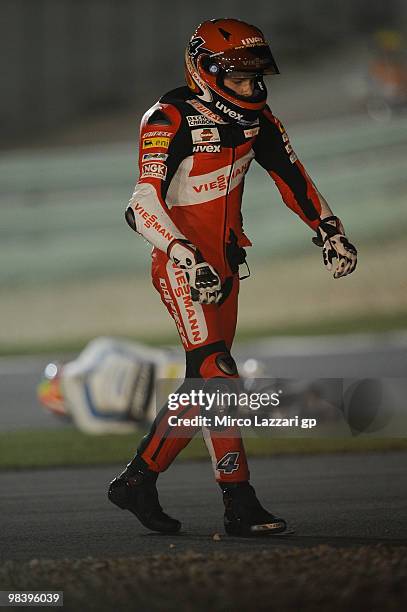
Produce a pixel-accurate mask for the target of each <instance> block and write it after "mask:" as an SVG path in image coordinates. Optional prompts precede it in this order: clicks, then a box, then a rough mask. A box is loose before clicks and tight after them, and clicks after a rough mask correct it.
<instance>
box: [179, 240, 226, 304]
mask: <svg viewBox="0 0 407 612" xmlns="http://www.w3.org/2000/svg"><path fill="white" fill-rule="evenodd" d="M167 254H168V257H169V258H170V259H171V261H173V262H174V263H175V265H176V266H178V268H182V269H183V270H185V274H186V277H187V279H188V283H189V285H190V287H191V297H192V300H193V301H194V302H199V303H200V304H216V303H217V302H219V300H220V299H221V297H222V292H221V282H220V278H219V276H218V273H217V272H216V270H215V269H214V268H213V267H212V266H211V265H210V264H208V262H206V261H204V260H203V258H202V255H201V254H200V252H199V251H198V249H197V248H196V247H195V246H194V245H193V244H191V243H190V242H188V240H173V241H172V242H171V244H170V246H169V247H168V251H167Z"/></svg>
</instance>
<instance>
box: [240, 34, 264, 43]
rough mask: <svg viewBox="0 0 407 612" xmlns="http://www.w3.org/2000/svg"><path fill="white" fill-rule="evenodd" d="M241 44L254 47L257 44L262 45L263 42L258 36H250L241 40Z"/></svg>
mask: <svg viewBox="0 0 407 612" xmlns="http://www.w3.org/2000/svg"><path fill="white" fill-rule="evenodd" d="M242 43H243V44H244V45H255V44H257V43H264V40H263V38H261V37H260V36H250V37H249V38H242Z"/></svg>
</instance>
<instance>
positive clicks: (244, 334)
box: [0, 311, 407, 356]
mask: <svg viewBox="0 0 407 612" xmlns="http://www.w3.org/2000/svg"><path fill="white" fill-rule="evenodd" d="M406 329H407V312H406V311H400V312H396V313H385V314H381V315H379V314H375V315H373V316H368V315H364V316H361V317H350V318H346V317H342V318H341V319H337V318H334V319H321V320H318V321H309V322H308V321H307V322H304V323H296V324H292V325H280V326H272V327H258V326H256V327H255V326H254V327H253V328H248V327H246V328H244V327H243V328H241V329H239V330H238V333H237V336H236V340H235V342H248V341H250V340H256V339H257V338H265V337H273V336H276V337H282V336H323V335H336V334H354V333H367V334H369V333H381V332H390V331H396V330H406ZM128 339H129V340H135V341H136V342H142V343H145V344H147V345H149V346H165V345H168V344H177V342H178V337H177V335H176V333H175V331H174V333H172V334H171V335H168V336H151V335H150V336H145V337H144V336H137V337H133V338H131V337H129V338H128ZM90 340H92V338H91V337H89V338H85V337H83V338H79V337H78V338H75V337H74V338H71V339H69V340H68V339H61V338H59V339H58V338H55V339H54V340H50V341H47V342H41V343H38V342H32V343H16V344H6V343H3V344H2V345H1V346H0V356H11V355H39V354H42V355H52V353H57V354H60V353H76V352H78V353H79V352H80V351H81V350H82V349H83V348H84V346H85V345H86V344H87V343H88V342H89V341H90Z"/></svg>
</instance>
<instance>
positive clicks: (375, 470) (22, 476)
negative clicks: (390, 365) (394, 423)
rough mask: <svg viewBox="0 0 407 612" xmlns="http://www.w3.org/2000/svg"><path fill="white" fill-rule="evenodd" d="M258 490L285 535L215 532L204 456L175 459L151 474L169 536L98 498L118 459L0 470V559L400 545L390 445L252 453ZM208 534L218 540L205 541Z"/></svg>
mask: <svg viewBox="0 0 407 612" xmlns="http://www.w3.org/2000/svg"><path fill="white" fill-rule="evenodd" d="M250 466H251V473H252V482H253V484H254V485H255V487H256V490H257V493H258V496H259V498H260V499H261V500H262V502H263V503H264V505H265V506H267V507H268V508H269V509H271V510H272V511H273V512H274V513H276V514H280V515H281V516H284V517H285V518H286V519H287V521H288V523H289V526H290V528H291V529H294V530H295V533H294V534H293V535H288V536H274V537H272V538H266V539H265V538H261V539H256V540H253V539H249V540H248V539H239V538H228V537H226V536H224V535H223V526H222V513H223V507H222V501H221V495H220V492H219V490H218V487H217V485H215V484H214V481H213V478H212V472H211V467H210V463H209V460H208V461H207V462H193V463H179V464H175V465H174V466H173V467H172V468H171V469H170V470H169V471H168V472H167V473H165V474H163V475H162V476H160V479H159V490H160V494H161V495H160V497H161V503H162V505H163V507H164V509H165V510H166V511H167V512H168V513H169V514H171V515H172V516H174V517H177V518H179V519H180V520H181V521H182V523H183V529H182V532H181V534H180V535H177V536H162V535H160V534H153V533H150V532H148V531H146V530H145V529H144V528H143V527H142V526H141V525H140V524H139V523H138V521H137V520H136V518H135V517H133V515H131V514H130V513H129V512H127V511H121V510H119V509H118V508H116V507H115V506H113V505H112V504H110V502H108V500H107V497H106V489H107V483H108V482H109V480H110V479H111V478H112V477H113V476H114V475H115V473H116V472H117V471H118V470H119V466H112V467H100V468H92V469H86V468H84V469H64V470H59V469H54V470H39V471H22V472H18V471H15V472H13V471H10V472H3V473H1V474H0V507H1V517H2V520H1V529H0V559H1V560H5V559H16V560H28V559H33V558H78V557H87V556H92V557H100V556H109V557H116V556H125V555H148V554H160V553H169V552H170V551H171V550H173V551H175V552H182V551H186V550H193V551H196V552H202V553H206V552H213V551H228V552H229V553H233V552H237V551H245V550H246V551H249V550H253V547H259V548H261V549H264V548H266V547H271V546H273V547H274V546H311V545H317V544H331V545H334V546H356V545H361V544H371V543H389V544H394V545H402V544H403V545H407V455H406V454H404V453H399V452H389V453H373V454H364V455H360V454H343V455H330V456H326V455H325V456H324V455H319V456H318V455H315V456H305V457H300V456H298V457H296V456H294V457H275V458H269V459H253V460H252V461H251V462H250ZM215 533H219V534H221V539H220V541H215V540H213V535H214V534H215Z"/></svg>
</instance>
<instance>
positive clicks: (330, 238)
mask: <svg viewBox="0 0 407 612" xmlns="http://www.w3.org/2000/svg"><path fill="white" fill-rule="evenodd" d="M312 242H313V243H314V244H316V245H317V246H319V247H322V256H323V260H324V265H325V266H326V268H327V270H329V271H331V270H332V268H333V260H334V259H336V266H335V270H334V274H333V277H334V278H341V277H342V276H346V275H347V274H351V273H352V272H353V271H354V269H355V268H356V262H357V256H358V252H357V250H356V248H355V247H354V246H353V244H351V243H350V242H349V240H348V239H347V237H346V236H345V230H344V229H343V225H342V223H341V221H340V220H339V219H338V217H335V216H334V215H332V216H330V217H325V218H324V219H321V223H320V225H319V227H318V229H317V235H316V237H315V238H313V239H312Z"/></svg>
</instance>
